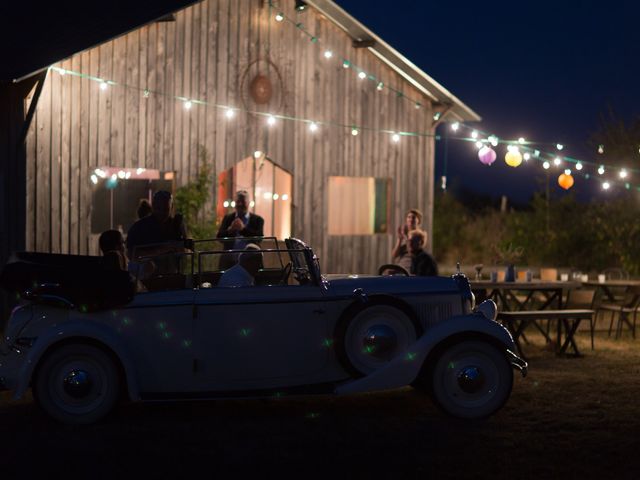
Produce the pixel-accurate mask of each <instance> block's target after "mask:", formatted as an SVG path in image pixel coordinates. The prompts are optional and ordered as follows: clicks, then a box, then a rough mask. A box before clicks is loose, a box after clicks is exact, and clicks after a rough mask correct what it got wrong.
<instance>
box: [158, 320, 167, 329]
mask: <svg viewBox="0 0 640 480" xmlns="http://www.w3.org/2000/svg"><path fill="white" fill-rule="evenodd" d="M158 328H159V329H160V330H164V329H165V328H167V323H166V322H158Z"/></svg>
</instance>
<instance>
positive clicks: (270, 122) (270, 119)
mask: <svg viewBox="0 0 640 480" xmlns="http://www.w3.org/2000/svg"><path fill="white" fill-rule="evenodd" d="M275 124H276V117H274V116H273V115H269V116H268V117H267V125H269V126H270V127H273V126H274V125H275Z"/></svg>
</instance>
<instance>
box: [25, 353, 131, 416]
mask: <svg viewBox="0 0 640 480" xmlns="http://www.w3.org/2000/svg"><path fill="white" fill-rule="evenodd" d="M119 393H120V378H119V374H118V369H117V367H116V365H115V363H114V361H113V360H112V358H111V357H110V356H109V354H108V353H107V352H105V351H104V350H102V349H100V348H98V347H95V346H93V345H87V344H68V345H63V346H61V347H59V348H56V349H55V350H54V351H53V352H51V353H50V354H48V355H47V356H46V357H45V358H44V359H43V361H42V364H41V365H40V366H39V367H38V370H37V372H36V377H35V380H34V382H33V395H34V398H35V400H36V402H37V403H38V405H40V407H41V408H42V409H43V410H44V411H45V412H46V413H47V414H49V415H50V416H51V417H53V418H55V419H56V420H59V421H61V422H64V423H70V424H87V423H93V422H96V421H98V420H100V419H101V418H103V417H104V416H105V415H107V414H108V413H109V412H110V411H111V410H112V409H113V408H114V406H115V404H116V402H117V400H118V396H119Z"/></svg>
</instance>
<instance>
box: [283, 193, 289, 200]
mask: <svg viewBox="0 0 640 480" xmlns="http://www.w3.org/2000/svg"><path fill="white" fill-rule="evenodd" d="M282 200H283V201H285V202H286V201H287V200H289V195H287V194H286V193H283V194H282Z"/></svg>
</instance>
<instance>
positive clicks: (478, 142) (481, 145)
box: [476, 140, 484, 150]
mask: <svg viewBox="0 0 640 480" xmlns="http://www.w3.org/2000/svg"><path fill="white" fill-rule="evenodd" d="M482 147H484V143H482V142H481V141H479V140H478V141H477V142H476V148H477V149H478V150H480V149H481V148H482Z"/></svg>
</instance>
